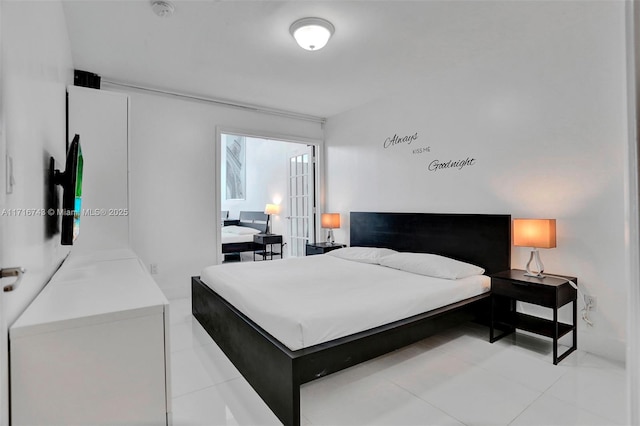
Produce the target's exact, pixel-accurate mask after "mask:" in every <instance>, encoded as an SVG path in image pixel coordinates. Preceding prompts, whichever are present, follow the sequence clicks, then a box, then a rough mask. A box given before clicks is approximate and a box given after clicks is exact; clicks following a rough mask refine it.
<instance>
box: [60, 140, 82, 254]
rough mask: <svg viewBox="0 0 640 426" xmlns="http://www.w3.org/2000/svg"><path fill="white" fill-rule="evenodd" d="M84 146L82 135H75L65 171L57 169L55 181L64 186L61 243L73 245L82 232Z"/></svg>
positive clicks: (70, 146) (68, 152) (68, 153)
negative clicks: (82, 144)
mask: <svg viewBox="0 0 640 426" xmlns="http://www.w3.org/2000/svg"><path fill="white" fill-rule="evenodd" d="M82 168H83V159H82V148H81V147H80V136H79V135H75V136H74V138H73V140H72V141H71V144H70V145H69V150H68V151H67V159H66V162H65V170H64V172H60V171H59V170H56V172H55V183H57V184H58V185H60V186H62V191H63V193H62V223H61V244H62V245H65V246H69V245H72V244H73V242H74V241H75V240H76V238H78V234H79V233H80V217H81V216H82Z"/></svg>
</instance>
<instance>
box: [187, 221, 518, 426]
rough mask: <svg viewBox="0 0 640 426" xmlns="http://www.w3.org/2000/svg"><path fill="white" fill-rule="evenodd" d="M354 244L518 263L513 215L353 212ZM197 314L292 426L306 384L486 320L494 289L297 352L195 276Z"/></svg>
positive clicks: (493, 268)
mask: <svg viewBox="0 0 640 426" xmlns="http://www.w3.org/2000/svg"><path fill="white" fill-rule="evenodd" d="M350 237H351V238H350V240H351V241H350V244H351V246H368V247H386V248H391V249H395V250H399V251H413V252H423V253H437V254H442V255H445V256H448V257H452V258H455V259H459V260H462V261H466V262H470V263H473V264H476V265H479V266H482V267H484V268H485V270H486V272H485V273H487V274H490V273H494V272H499V271H503V270H507V269H509V268H510V264H511V216H509V215H476V214H430V213H363V212H352V213H351V215H350ZM191 282H192V312H193V315H194V316H195V318H196V319H197V320H198V321H199V322H200V324H202V326H203V327H204V329H205V330H206V331H207V332H208V333H209V335H210V336H211V337H212V338H213V340H215V342H216V343H217V344H218V346H219V347H220V348H221V349H222V351H223V352H224V353H225V354H226V355H227V357H228V358H229V359H230V360H231V361H232V362H233V364H234V365H235V366H236V368H238V370H239V371H240V373H242V375H243V376H244V378H245V379H246V380H247V381H248V382H249V383H250V384H251V386H252V387H253V388H254V389H255V391H256V392H257V393H258V395H260V397H261V398H262V399H263V400H264V401H265V403H266V404H267V405H268V406H269V408H271V410H272V411H273V412H274V414H275V415H276V416H277V417H278V418H279V419H280V420H281V421H282V422H283V423H284V424H285V425H294V426H298V425H300V385H302V384H303V383H307V382H310V381H312V380H315V379H318V378H320V377H323V376H326V375H328V374H331V373H334V372H336V371H340V370H342V369H345V368H348V367H351V366H353V365H356V364H359V363H361V362H363V361H366V360H369V359H372V358H375V357H377V356H380V355H383V354H385V353H388V352H391V351H394V350H396V349H399V348H401V347H404V346H407V345H410V344H412V343H415V342H417V341H419V340H421V339H424V338H425V337H428V336H430V335H433V334H435V333H437V332H439V331H441V330H444V329H447V328H449V327H451V326H454V325H457V324H461V323H463V322H466V321H469V320H472V319H477V318H486V316H487V314H488V312H489V308H488V302H489V293H485V294H482V295H479V296H475V297H472V298H470V299H466V300H463V301H461V302H457V303H454V304H451V305H448V306H444V307H441V308H438V309H435V310H432V311H429V312H425V313H422V314H419V315H415V316H413V317H410V318H406V319H403V320H399V321H395V322H392V323H390V324H386V325H383V326H380V327H376V328H373V329H370V330H366V331H363V332H360V333H356V334H353V335H350V336H346V337H342V338H339V339H335V340H332V341H329V342H325V343H321V344H318V345H315V346H312V347H309V348H303V349H299V350H296V351H292V350H290V349H289V348H287V347H286V346H285V345H283V344H282V343H280V342H279V341H278V340H277V339H275V338H274V337H273V336H271V335H270V334H269V333H267V332H266V331H265V330H263V329H262V328H261V327H260V326H258V325H257V324H256V323H254V322H253V321H251V320H250V319H249V318H247V317H246V316H245V315H244V314H243V313H241V312H240V311H239V310H237V309H236V308H235V307H234V306H232V305H231V304H230V303H228V302H227V301H226V300H225V299H223V298H222V297H221V296H219V295H218V294H217V293H216V292H215V291H213V290H212V289H211V288H209V287H208V286H207V285H206V284H204V283H202V282H201V281H200V277H192V279H191Z"/></svg>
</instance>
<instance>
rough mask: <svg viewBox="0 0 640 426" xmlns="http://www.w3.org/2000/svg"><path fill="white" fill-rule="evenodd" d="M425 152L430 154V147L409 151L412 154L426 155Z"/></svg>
mask: <svg viewBox="0 0 640 426" xmlns="http://www.w3.org/2000/svg"><path fill="white" fill-rule="evenodd" d="M427 152H431V147H430V146H421V147H420V148H416V149H414V150H413V151H411V153H412V154H426V153H427Z"/></svg>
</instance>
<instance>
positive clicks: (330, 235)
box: [327, 228, 335, 244]
mask: <svg viewBox="0 0 640 426" xmlns="http://www.w3.org/2000/svg"><path fill="white" fill-rule="evenodd" d="M334 242H335V240H334V239H333V229H331V228H329V231H328V232H327V244H333V243H334Z"/></svg>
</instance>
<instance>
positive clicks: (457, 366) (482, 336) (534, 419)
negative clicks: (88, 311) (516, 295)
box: [170, 299, 626, 426]
mask: <svg viewBox="0 0 640 426" xmlns="http://www.w3.org/2000/svg"><path fill="white" fill-rule="evenodd" d="M170 309H171V311H170V317H171V335H170V339H171V372H172V390H173V424H174V425H175V426H187V425H189V426H191V425H207V426H213V425H252V426H253V425H277V424H280V422H279V421H278V419H277V418H276V417H275V416H274V415H273V413H272V412H271V411H270V410H269V408H268V407H267V406H266V405H265V404H264V403H263V402H262V400H261V399H260V397H259V396H258V395H257V394H256V393H255V392H254V391H253V389H252V388H251V386H249V384H248V383H247V382H246V381H245V380H244V379H243V378H242V376H241V375H240V373H239V372H238V371H237V370H236V369H235V367H234V366H233V365H232V364H231V362H229V360H228V359H227V358H226V357H225V355H224V354H223V353H222V351H220V349H219V348H218V347H217V346H216V345H215V343H213V341H212V340H211V339H210V338H209V336H208V335H207V334H206V332H205V331H204V330H203V329H202V327H201V326H200V325H199V324H198V322H197V321H196V320H195V319H193V317H192V316H191V301H190V300H189V299H177V300H172V301H171V308H170ZM550 351H551V344H550V342H549V341H547V340H545V339H541V338H537V337H530V336H527V335H524V334H518V335H517V336H516V337H515V338H511V337H508V338H505V339H503V340H501V341H499V342H496V343H494V344H490V343H489V342H488V330H487V329H486V327H482V326H479V325H474V324H469V325H468V326H464V327H460V328H457V329H454V330H451V331H449V332H446V333H442V334H439V335H437V336H433V337H431V338H428V339H425V340H423V341H421V342H418V343H416V344H414V345H411V346H408V347H406V348H404V349H401V350H398V351H395V352H393V353H390V354H387V355H385V356H382V357H379V358H377V359H374V360H371V361H368V362H366V363H363V364H360V365H357V366H355V367H352V368H349V369H347V370H344V371H341V372H338V373H336V374H333V375H330V376H327V377H324V378H322V379H319V380H316V381H314V382H311V383H308V384H305V385H303V386H302V390H301V411H302V423H303V424H305V425H374V424H375V425H394V426H400V425H492V426H494V425H514V426H515V425H518V426H522V425H531V426H534V425H535V426H542V425H581V426H582V425H621V424H625V422H626V406H625V404H626V376H625V371H624V367H623V366H621V365H618V364H616V363H613V362H610V361H607V360H604V359H601V358H598V357H596V356H594V355H592V354H588V353H585V352H581V351H577V352H575V353H573V354H572V355H570V356H569V357H568V358H566V359H565V360H564V361H562V362H561V363H560V364H559V365H557V366H554V365H553V363H552V362H551V354H550Z"/></svg>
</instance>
